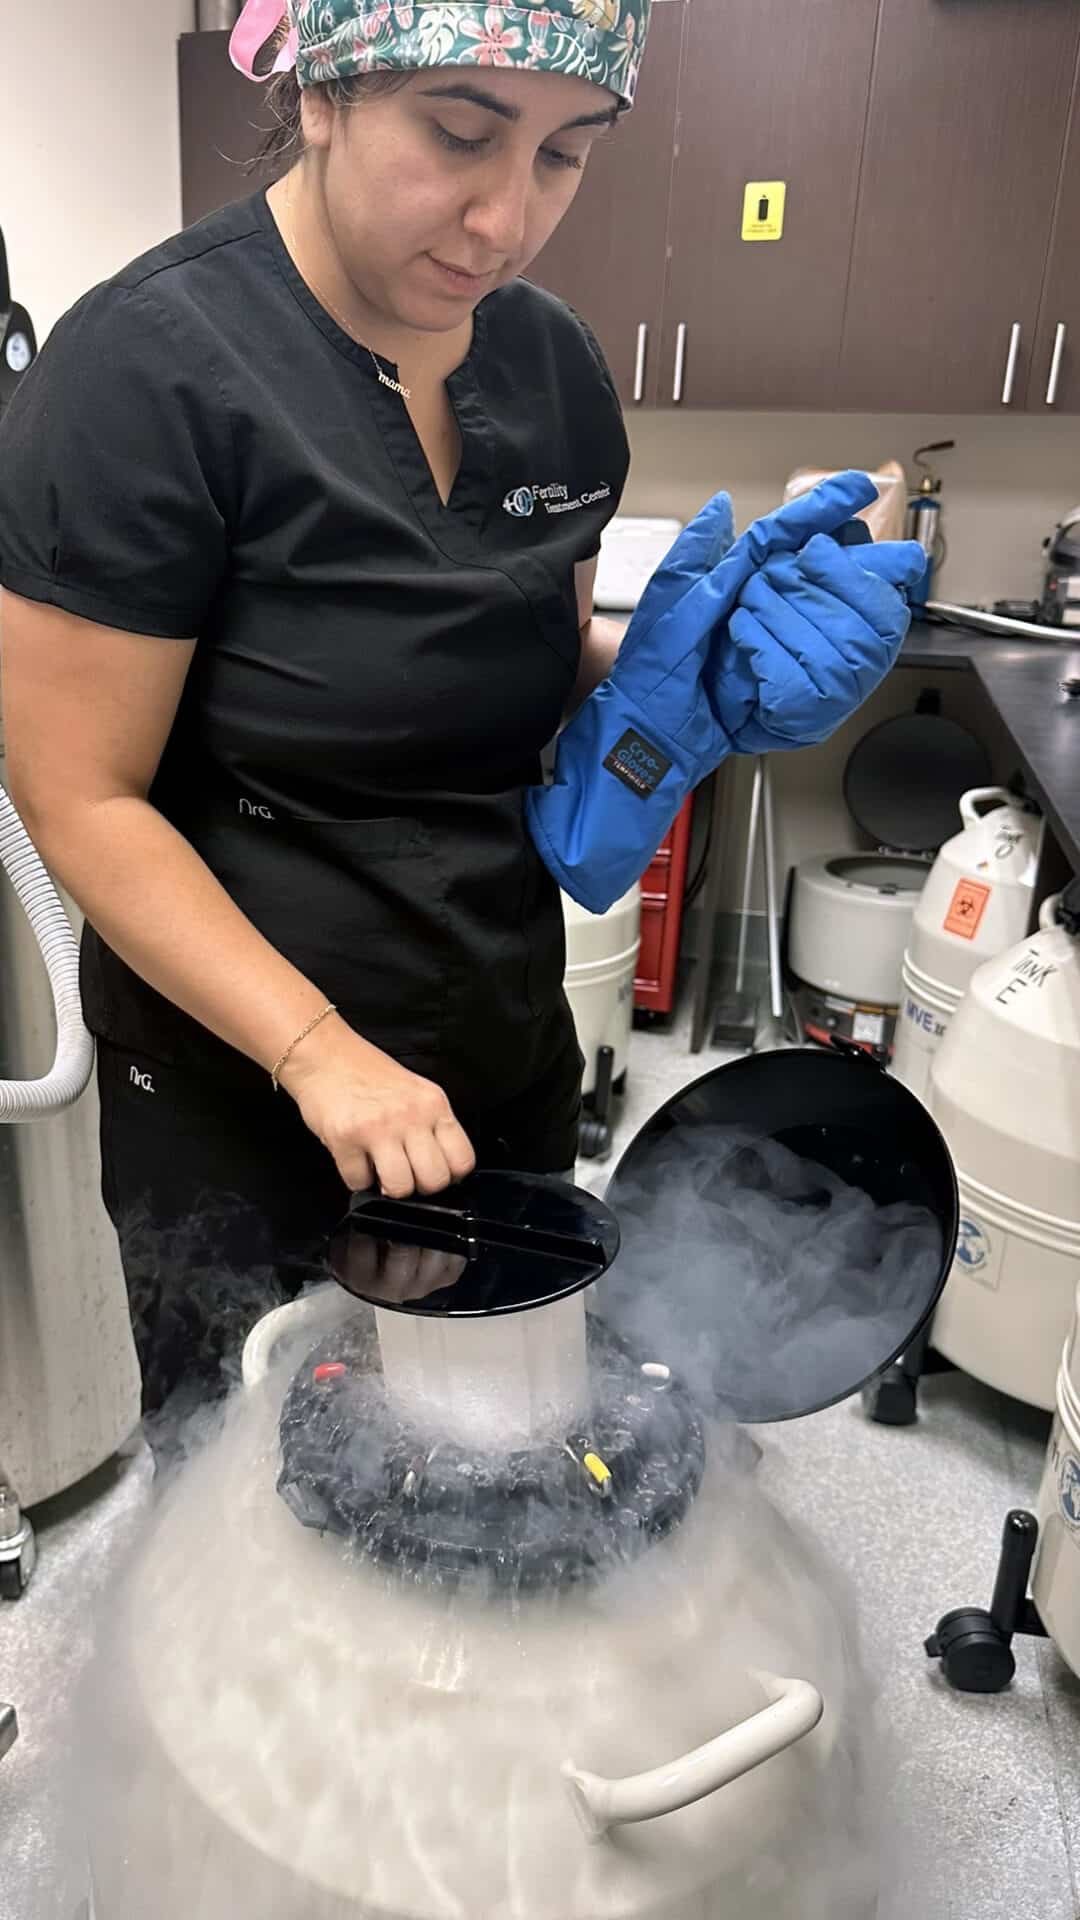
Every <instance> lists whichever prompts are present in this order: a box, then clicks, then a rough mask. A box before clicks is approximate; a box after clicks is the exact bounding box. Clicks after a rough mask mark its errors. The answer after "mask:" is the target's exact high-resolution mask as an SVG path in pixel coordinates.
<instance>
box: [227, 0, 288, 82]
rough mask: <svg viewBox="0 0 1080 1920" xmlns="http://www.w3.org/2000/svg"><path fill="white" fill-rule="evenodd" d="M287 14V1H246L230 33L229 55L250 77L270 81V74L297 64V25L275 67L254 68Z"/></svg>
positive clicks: (234, 64)
mask: <svg viewBox="0 0 1080 1920" xmlns="http://www.w3.org/2000/svg"><path fill="white" fill-rule="evenodd" d="M288 17H289V11H288V6H287V4H286V0H246V4H245V6H244V10H243V12H242V13H241V15H240V18H239V20H238V21H237V23H236V25H235V27H234V28H233V30H232V33H231V34H230V35H229V58H230V60H231V61H232V63H233V66H234V67H238V68H239V70H240V72H241V73H246V74H247V77H248V79H249V80H269V78H270V75H271V74H273V73H287V72H288V70H289V68H290V67H294V66H295V65H296V49H297V44H298V43H297V37H296V28H295V27H290V28H289V31H288V34H287V36H286V38H285V40H284V42H283V44H282V46H281V47H280V48H279V49H278V54H277V58H276V59H275V61H274V64H273V66H272V67H270V68H269V69H268V71H267V72H266V73H256V71H255V62H256V60H257V59H258V56H259V54H260V53H261V52H262V49H263V48H264V47H265V45H266V43H267V41H268V40H269V39H270V38H271V36H272V35H273V34H274V33H276V32H277V31H278V29H279V27H280V26H281V23H282V21H283V20H287V19H288Z"/></svg>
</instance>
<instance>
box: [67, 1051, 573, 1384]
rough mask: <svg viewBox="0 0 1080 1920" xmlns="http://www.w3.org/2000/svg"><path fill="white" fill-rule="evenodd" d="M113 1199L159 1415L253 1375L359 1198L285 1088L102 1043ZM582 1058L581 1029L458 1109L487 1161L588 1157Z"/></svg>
mask: <svg viewBox="0 0 1080 1920" xmlns="http://www.w3.org/2000/svg"><path fill="white" fill-rule="evenodd" d="M98 1088H99V1091H100V1096H101V1163H102V1194H103V1196H104V1200H105V1205H106V1208H107V1209H108V1212H109V1215H110V1218H111V1219H112V1222H113V1225H114V1226H115V1228H116V1231H117V1234H118V1236H119V1240H120V1253H121V1260H122V1263H123V1268H124V1277H125V1280H126V1282H127V1290H128V1300H129V1304H130V1308H131V1319H132V1326H133V1329H134V1334H135V1345H136V1348H137V1351H138V1355H139V1362H140V1365H141V1368H142V1376H143V1410H144V1413H146V1414H150V1415H153V1414H156V1413H158V1412H160V1411H161V1409H162V1408H164V1407H165V1405H166V1403H168V1405H169V1408H170V1412H176V1413H177V1414H179V1415H182V1414H184V1413H186V1412H187V1411H189V1410H191V1409H193V1408H195V1407H196V1406H198V1405H199V1404H200V1403H202V1402H203V1401H206V1400H208V1399H212V1398H216V1397H218V1396H219V1395H220V1394H221V1393H222V1392H223V1391H225V1390H226V1389H227V1388H228V1386H229V1385H230V1384H232V1383H233V1382H234V1381H235V1380H236V1379H237V1378H238V1375H239V1358H240V1352H241V1349H242V1347H243V1342H244V1340H245V1338H246V1336H247V1334H248V1332H249V1331H250V1329H251V1327H252V1326H253V1325H254V1323H255V1321H256V1320H257V1319H258V1318H259V1317H260V1315H261V1314H263V1313H265V1312H266V1311H267V1310H268V1309H269V1308H270V1307H272V1306H277V1305H279V1304H280V1303H281V1302H282V1301H283V1300H289V1299H292V1298H293V1297H294V1295H295V1294H296V1293H297V1292H298V1291H299V1290H300V1288H301V1287H302V1286H304V1285H305V1283H307V1282H309V1281H312V1280H316V1279H319V1278H321V1277H323V1275H324V1256H325V1244H326V1238H327V1236H328V1234H330V1233H331V1232H332V1231H333V1229H334V1228H335V1227H336V1226H337V1224H338V1222H339V1221H340V1220H341V1218H342V1217H343V1215H344V1213H345V1211H346V1208H347V1206H348V1200H349V1195H348V1192H347V1190H346V1188H345V1186H344V1183H343V1182H342V1180H341V1178H340V1176H339V1174H338V1172H337V1169H336V1167H335V1165H334V1163H333V1161H332V1159H331V1158H330V1155H329V1154H328V1153H327V1151H326V1149H325V1147H323V1146H322V1144H321V1142H320V1141H318V1140H316V1138H315V1137H314V1135H313V1134H311V1133H310V1132H309V1131H308V1129H307V1127H306V1126H305V1125H304V1122H303V1120H302V1119H301V1116H300V1112H299V1109H298V1108H297V1107H296V1105H295V1103H294V1102H293V1101H292V1100H291V1099H290V1098H289V1096H288V1095H287V1094H285V1093H279V1094H275V1093H274V1090H273V1088H272V1086H271V1084H270V1081H269V1078H267V1082H266V1086H265V1089H264V1088H262V1087H258V1088H257V1089H255V1088H253V1087H252V1085H251V1082H250V1078H248V1077H246V1076H245V1079H244V1081H243V1082H242V1083H241V1082H240V1081H239V1080H238V1081H237V1083H236V1084H233V1083H231V1082H230V1081H228V1080H227V1079H224V1078H221V1079H218V1078H211V1077H209V1076H202V1075H195V1074H185V1073H183V1072H180V1071H178V1070H177V1069H176V1068H174V1067H169V1066H165V1065H162V1064H161V1062H159V1061H157V1060H153V1059H150V1058H148V1057H147V1056H145V1055H141V1054H135V1053H133V1052H131V1051H130V1050H129V1049H127V1048H123V1047H117V1046H114V1045H112V1044H110V1043H109V1042H107V1041H103V1040H102V1041H99V1042H98ZM580 1108H581V1056H580V1053H579V1051H578V1048H577V1044H576V1041H574V1040H573V1038H572V1036H571V1038H570V1042H569V1044H568V1045H565V1046H563V1047H562V1049H561V1050H560V1052H559V1054H558V1055H557V1057H555V1058H554V1059H553V1060H552V1061H551V1062H550V1063H549V1064H548V1065H547V1067H546V1068H545V1070H544V1073H543V1076H542V1077H541V1079H540V1080H539V1081H538V1082H537V1084H536V1085H534V1086H533V1087H531V1088H530V1089H529V1090H528V1091H527V1092H526V1093H525V1094H521V1095H519V1096H517V1097H516V1098H515V1099H513V1100H511V1101H508V1102H507V1103H506V1104H505V1105H504V1106H501V1107H499V1108H497V1109H496V1110H494V1111H489V1112H487V1113H485V1114H475V1115H472V1114H469V1113H468V1112H467V1111H460V1110H459V1111H458V1119H459V1120H460V1121H461V1123H462V1125H463V1126H464V1127H465V1130H466V1132H467V1133H468V1134H469V1137H470V1139H471V1141H472V1143H473V1147H474V1149H475V1151H476V1156H477V1164H478V1165H479V1166H481V1167H485V1168H517V1169H519V1170H520V1171H522V1172H528V1173H564V1172H566V1170H567V1169H568V1168H570V1167H572V1166H573V1163H574V1159H575V1157H576V1153H577V1131H578V1120H579V1115H580Z"/></svg>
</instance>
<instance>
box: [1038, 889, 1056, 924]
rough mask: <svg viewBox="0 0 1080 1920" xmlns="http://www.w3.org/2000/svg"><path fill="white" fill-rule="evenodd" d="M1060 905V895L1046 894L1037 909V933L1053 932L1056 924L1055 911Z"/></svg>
mask: <svg viewBox="0 0 1080 1920" xmlns="http://www.w3.org/2000/svg"><path fill="white" fill-rule="evenodd" d="M1060 905H1061V895H1060V893H1048V894H1047V896H1046V899H1045V900H1044V901H1043V903H1042V906H1041V907H1040V908H1039V931H1040V932H1041V933H1052V932H1053V930H1054V928H1055V927H1056V926H1057V923H1058V917H1057V911H1058V908H1059V907H1060Z"/></svg>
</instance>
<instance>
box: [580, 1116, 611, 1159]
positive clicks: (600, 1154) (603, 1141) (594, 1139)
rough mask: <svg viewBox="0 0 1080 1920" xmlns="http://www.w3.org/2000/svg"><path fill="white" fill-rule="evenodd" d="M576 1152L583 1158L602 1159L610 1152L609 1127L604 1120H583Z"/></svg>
mask: <svg viewBox="0 0 1080 1920" xmlns="http://www.w3.org/2000/svg"><path fill="white" fill-rule="evenodd" d="M578 1152H579V1153H580V1154H581V1156H582V1158H583V1159H585V1160H603V1159H605V1158H606V1156H607V1155H608V1154H609V1153H610V1152H611V1128H610V1127H609V1126H608V1125H607V1122H606V1121H604V1120H592V1119H589V1120H583V1121H582V1123H581V1131H580V1133H579V1135H578Z"/></svg>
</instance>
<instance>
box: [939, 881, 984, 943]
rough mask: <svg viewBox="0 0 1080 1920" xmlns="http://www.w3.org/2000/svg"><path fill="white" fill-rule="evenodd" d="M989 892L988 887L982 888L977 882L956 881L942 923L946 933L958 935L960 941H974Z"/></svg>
mask: <svg viewBox="0 0 1080 1920" xmlns="http://www.w3.org/2000/svg"><path fill="white" fill-rule="evenodd" d="M991 892H992V889H991V888H990V887H984V886H983V885H982V884H981V883H980V882H979V881H978V880H958V881H957V883H956V892H955V893H954V894H953V897H952V900H951V901H950V903H949V911H948V913H947V914H946V915H945V919H944V921H943V923H942V924H943V925H944V928H945V931H946V933H955V934H959V936H960V939H961V940H974V938H975V935H976V934H977V933H978V931H979V921H980V920H981V919H982V917H983V914H984V913H985V912H986V903H987V901H988V900H989V898H990V894H991Z"/></svg>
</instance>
